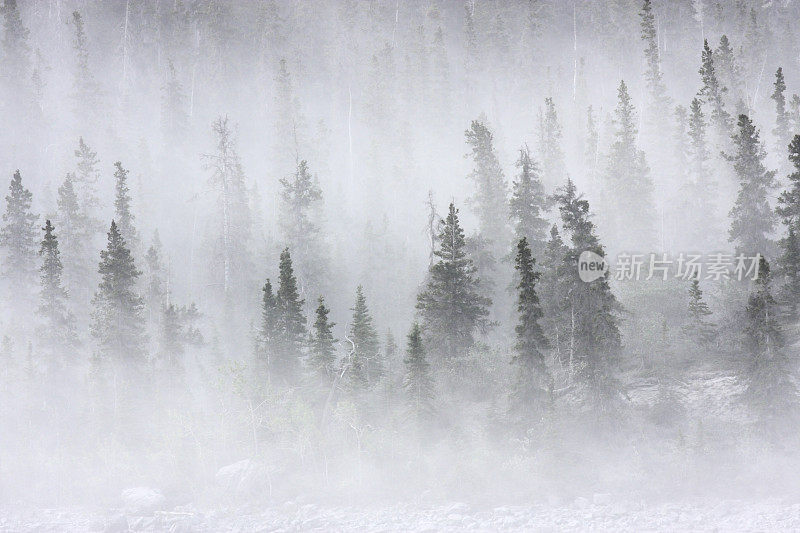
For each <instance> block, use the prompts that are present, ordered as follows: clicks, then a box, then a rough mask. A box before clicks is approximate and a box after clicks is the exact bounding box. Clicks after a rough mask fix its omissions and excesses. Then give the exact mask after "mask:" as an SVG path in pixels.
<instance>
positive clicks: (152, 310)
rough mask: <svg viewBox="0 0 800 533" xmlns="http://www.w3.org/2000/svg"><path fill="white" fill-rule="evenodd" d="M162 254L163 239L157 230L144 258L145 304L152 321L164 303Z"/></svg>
mask: <svg viewBox="0 0 800 533" xmlns="http://www.w3.org/2000/svg"><path fill="white" fill-rule="evenodd" d="M162 253H163V252H162V247H161V239H160V238H159V236H158V230H155V231H154V232H153V240H152V243H151V244H150V247H149V248H148V249H147V253H146V254H145V256H144V264H145V269H146V276H147V282H146V285H145V287H146V289H145V302H146V304H147V310H148V313H149V315H150V317H151V319H152V318H153V317H155V316H156V314H157V313H158V311H159V310H160V309H161V307H162V305H163V303H164V296H165V288H164V279H163V275H164V272H163V268H164V266H163V264H162V258H161V256H162Z"/></svg>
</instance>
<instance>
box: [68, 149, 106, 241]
mask: <svg viewBox="0 0 800 533" xmlns="http://www.w3.org/2000/svg"><path fill="white" fill-rule="evenodd" d="M74 153H75V157H76V158H77V160H78V162H77V170H76V172H75V174H73V175H72V181H73V185H74V187H75V193H76V194H77V196H78V201H79V203H80V206H81V210H82V216H83V218H84V219H85V220H84V222H85V224H86V226H87V230H88V229H90V228H91V230H92V233H94V232H97V231H99V230H100V221H99V220H98V219H97V211H98V210H99V209H100V200H99V199H98V198H97V182H98V180H99V179H100V169H99V168H98V165H99V164H100V161H99V160H98V159H97V152H95V151H94V150H92V149H91V147H90V146H89V145H88V144H86V142H85V141H84V140H83V137H80V138H78V149H77V150H75V152H74Z"/></svg>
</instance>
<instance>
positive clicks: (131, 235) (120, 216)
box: [114, 161, 139, 252]
mask: <svg viewBox="0 0 800 533" xmlns="http://www.w3.org/2000/svg"><path fill="white" fill-rule="evenodd" d="M114 168H116V171H115V172H114V179H115V180H116V185H115V190H116V196H115V197H114V217H115V220H116V221H117V229H118V230H119V233H120V235H122V237H123V238H124V239H125V242H126V243H127V244H128V248H130V250H131V251H134V252H135V251H136V250H138V249H139V235H138V234H137V233H136V227H135V226H134V219H135V217H134V216H133V212H132V211H131V195H130V189H129V188H128V171H127V170H125V169H124V168H122V163H120V162H119V161H117V162H116V163H114Z"/></svg>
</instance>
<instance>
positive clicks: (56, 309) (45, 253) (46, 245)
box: [38, 220, 77, 356]
mask: <svg viewBox="0 0 800 533" xmlns="http://www.w3.org/2000/svg"><path fill="white" fill-rule="evenodd" d="M42 230H43V231H44V239H42V242H41V247H40V248H39V255H40V256H41V257H42V266H41V267H40V268H39V273H40V280H41V281H40V291H39V308H38V313H39V316H41V318H42V319H43V323H42V326H41V328H40V332H39V334H40V338H41V339H42V340H43V341H44V344H45V345H46V347H47V348H48V349H49V350H50V351H51V355H52V356H55V355H56V353H58V352H59V349H60V350H67V349H68V348H70V347H74V346H75V345H76V344H77V335H76V333H75V321H74V317H73V316H72V314H71V313H70V312H69V310H68V309H67V291H66V289H64V285H63V283H62V281H61V273H62V271H63V266H62V264H61V256H60V252H59V250H58V238H57V237H56V234H55V233H54V230H55V228H54V227H53V225H52V224H51V223H50V220H47V221H46V222H45V225H44V227H43V228H42Z"/></svg>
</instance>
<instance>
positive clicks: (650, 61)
mask: <svg viewBox="0 0 800 533" xmlns="http://www.w3.org/2000/svg"><path fill="white" fill-rule="evenodd" d="M639 15H640V17H641V18H642V22H641V27H642V41H644V43H645V49H644V56H645V59H646V60H647V72H646V73H645V78H646V79H647V88H648V89H649V91H650V102H651V105H652V107H653V110H654V115H655V117H654V118H656V120H659V121H662V120H665V119H666V118H667V115H668V109H669V98H668V97H667V90H666V87H664V79H663V75H662V73H661V60H660V58H659V52H658V36H657V34H656V23H655V17H654V16H653V7H652V5H651V3H650V0H644V5H643V6H642V10H641V12H640V13H639Z"/></svg>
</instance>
